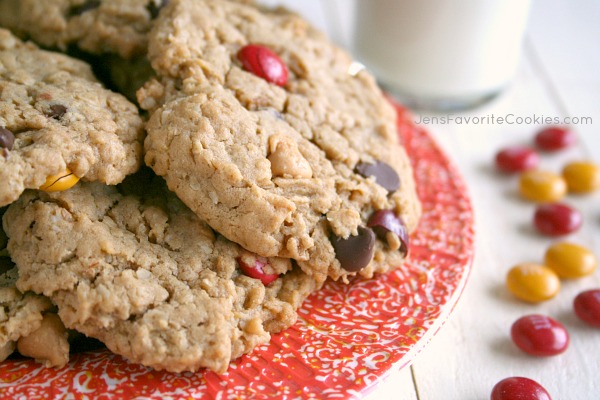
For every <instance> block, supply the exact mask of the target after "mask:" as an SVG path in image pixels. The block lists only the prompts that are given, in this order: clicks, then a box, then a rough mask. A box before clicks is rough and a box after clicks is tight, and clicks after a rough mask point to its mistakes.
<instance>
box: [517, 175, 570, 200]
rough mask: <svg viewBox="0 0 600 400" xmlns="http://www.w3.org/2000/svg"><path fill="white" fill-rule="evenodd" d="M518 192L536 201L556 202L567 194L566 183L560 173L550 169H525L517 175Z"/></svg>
mask: <svg viewBox="0 0 600 400" xmlns="http://www.w3.org/2000/svg"><path fill="white" fill-rule="evenodd" d="M519 193H520V194H521V196H523V198H525V199H527V200H530V201H534V202H537V203H551V202H556V201H559V200H560V199H562V198H563V197H564V196H565V195H566V194H567V183H566V182H565V180H564V178H563V177H562V176H561V175H558V174H555V173H553V172H550V171H542V170H531V171H526V172H523V173H522V174H521V176H520V177H519Z"/></svg>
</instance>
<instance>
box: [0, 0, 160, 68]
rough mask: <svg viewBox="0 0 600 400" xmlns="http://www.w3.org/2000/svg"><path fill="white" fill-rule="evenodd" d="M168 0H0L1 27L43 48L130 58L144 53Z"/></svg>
mask: <svg viewBox="0 0 600 400" xmlns="http://www.w3.org/2000/svg"><path fill="white" fill-rule="evenodd" d="M166 2H167V0H44V1H38V0H0V26H4V27H6V28H9V29H11V30H13V31H14V32H16V33H17V34H19V36H21V37H24V38H28V39H32V40H34V41H35V42H37V43H38V44H40V45H42V46H45V47H52V48H59V49H61V50H63V51H65V50H67V48H68V47H69V46H71V45H74V46H77V47H78V48H80V49H81V50H84V51H87V52H89V53H93V54H102V53H116V54H119V55H120V56H121V57H123V58H126V59H129V58H132V57H136V56H140V55H143V54H145V53H146V48H147V44H148V31H149V30H150V27H151V26H152V21H153V20H154V18H156V16H157V15H158V13H159V11H160V9H161V8H162V6H163V5H164V4H165V3H166Z"/></svg>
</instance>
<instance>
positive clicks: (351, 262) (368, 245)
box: [330, 226, 375, 272]
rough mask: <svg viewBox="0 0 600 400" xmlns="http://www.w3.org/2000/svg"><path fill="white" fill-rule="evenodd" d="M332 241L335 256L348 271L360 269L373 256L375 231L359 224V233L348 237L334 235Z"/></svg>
mask: <svg viewBox="0 0 600 400" xmlns="http://www.w3.org/2000/svg"><path fill="white" fill-rule="evenodd" d="M330 241H331V244H332V245H333V248H334V250H335V258H337V259H338V261H339V262H340V264H341V265H342V268H344V269H345V270H346V271H349V272H357V271H360V270H361V269H363V268H364V267H366V266H367V265H368V264H369V262H371V259H372V258H373V246H374V245H375V233H373V231H372V230H371V229H369V228H364V227H362V226H359V227H358V235H356V236H349V237H348V238H347V239H342V238H340V237H337V236H332V237H331V238H330Z"/></svg>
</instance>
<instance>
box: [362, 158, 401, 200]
mask: <svg viewBox="0 0 600 400" xmlns="http://www.w3.org/2000/svg"><path fill="white" fill-rule="evenodd" d="M356 172H358V173H359V174H361V175H362V176H364V177H365V178H368V177H370V176H372V177H374V178H375V181H376V182H377V184H378V185H381V186H383V187H384V188H385V189H387V190H388V192H395V191H396V190H398V189H399V188H400V177H399V176H398V174H397V173H396V171H394V169H393V168H392V167H391V166H390V165H389V164H386V163H384V162H383V161H376V162H375V163H373V164H370V163H364V162H363V163H359V164H358V165H357V166H356Z"/></svg>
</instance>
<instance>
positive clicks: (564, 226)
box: [533, 203, 583, 236]
mask: <svg viewBox="0 0 600 400" xmlns="http://www.w3.org/2000/svg"><path fill="white" fill-rule="evenodd" d="M582 223H583V218H582V216H581V213H580V212H579V211H578V210H576V209H574V208H573V207H570V206H568V205H566V204H562V203H552V204H542V205H541V206H539V207H538V208H537V209H536V210H535V214H534V216H533V225H534V226H535V227H536V228H537V230H538V231H539V232H540V233H543V234H544V235H548V236H562V235H567V234H569V233H572V232H575V231H576V230H577V229H579V228H580V227H581V224H582Z"/></svg>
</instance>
